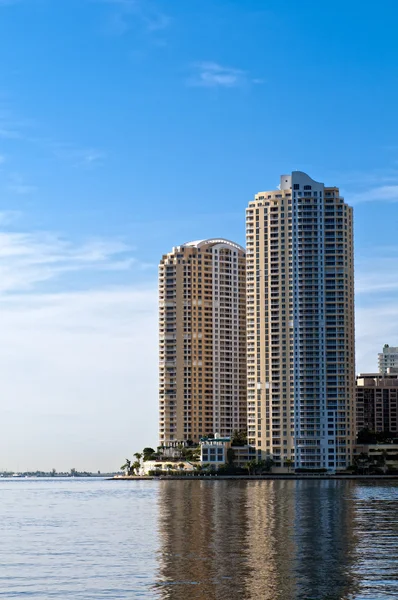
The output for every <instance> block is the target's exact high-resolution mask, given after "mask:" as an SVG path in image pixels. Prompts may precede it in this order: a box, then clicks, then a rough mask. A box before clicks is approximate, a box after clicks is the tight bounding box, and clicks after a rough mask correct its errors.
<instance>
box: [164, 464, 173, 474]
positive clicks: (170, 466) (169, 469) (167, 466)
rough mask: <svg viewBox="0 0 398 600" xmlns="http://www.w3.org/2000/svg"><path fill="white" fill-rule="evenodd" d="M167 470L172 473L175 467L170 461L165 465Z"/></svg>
mask: <svg viewBox="0 0 398 600" xmlns="http://www.w3.org/2000/svg"><path fill="white" fill-rule="evenodd" d="M165 467H166V469H167V472H168V473H169V474H170V471H171V469H172V468H173V465H172V464H170V463H167V465H165Z"/></svg>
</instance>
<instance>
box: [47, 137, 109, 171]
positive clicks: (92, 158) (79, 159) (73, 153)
mask: <svg viewBox="0 0 398 600" xmlns="http://www.w3.org/2000/svg"><path fill="white" fill-rule="evenodd" d="M48 145H49V147H50V149H51V151H52V152H53V154H54V156H56V157H57V158H59V159H61V160H65V161H67V162H70V163H71V164H72V165H73V166H75V167H85V168H91V167H96V166H99V165H100V164H102V163H103V161H104V159H105V157H106V154H105V153H104V152H103V151H102V150H99V149H98V148H78V147H76V146H74V145H73V144H65V143H59V142H50V143H49V144H48Z"/></svg>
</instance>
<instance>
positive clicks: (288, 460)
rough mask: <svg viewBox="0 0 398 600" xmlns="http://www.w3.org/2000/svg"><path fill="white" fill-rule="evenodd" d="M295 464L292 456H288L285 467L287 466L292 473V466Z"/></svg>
mask: <svg viewBox="0 0 398 600" xmlns="http://www.w3.org/2000/svg"><path fill="white" fill-rule="evenodd" d="M292 466H293V461H292V459H291V458H286V460H285V467H287V472H288V473H290V468H291V467H292Z"/></svg>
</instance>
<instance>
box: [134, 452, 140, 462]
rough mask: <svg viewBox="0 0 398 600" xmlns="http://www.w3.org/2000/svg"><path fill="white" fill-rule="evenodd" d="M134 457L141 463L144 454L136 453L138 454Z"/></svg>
mask: <svg viewBox="0 0 398 600" xmlns="http://www.w3.org/2000/svg"><path fill="white" fill-rule="evenodd" d="M134 456H135V458H136V459H137V460H139V461H141V458H142V454H141V453H140V452H136V453H135V454H134Z"/></svg>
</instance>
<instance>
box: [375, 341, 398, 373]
mask: <svg viewBox="0 0 398 600" xmlns="http://www.w3.org/2000/svg"><path fill="white" fill-rule="evenodd" d="M377 356H378V364H379V373H388V372H389V370H391V369H393V370H395V369H396V370H397V372H398V348H397V346H391V347H390V346H389V345H388V344H385V345H384V347H383V352H380V353H379V354H378V355H377Z"/></svg>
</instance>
